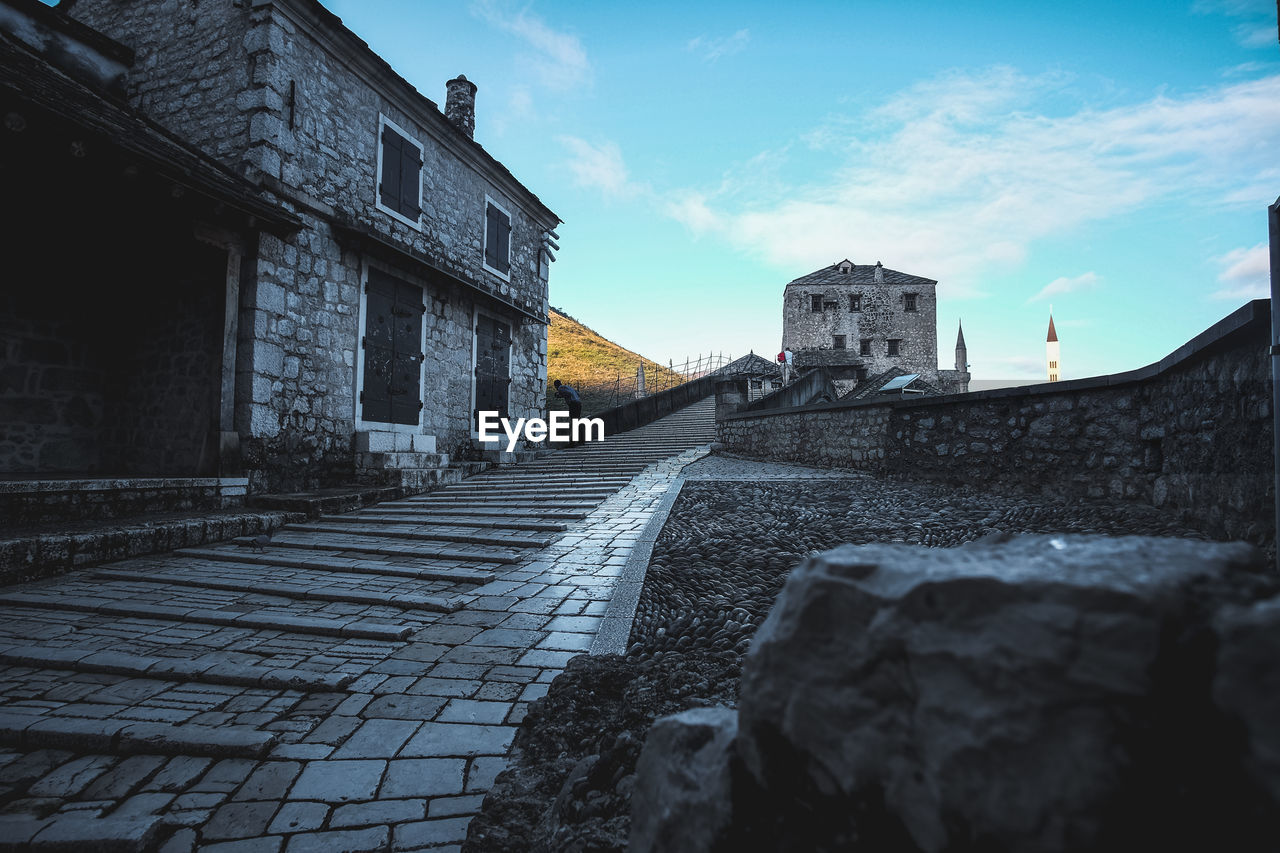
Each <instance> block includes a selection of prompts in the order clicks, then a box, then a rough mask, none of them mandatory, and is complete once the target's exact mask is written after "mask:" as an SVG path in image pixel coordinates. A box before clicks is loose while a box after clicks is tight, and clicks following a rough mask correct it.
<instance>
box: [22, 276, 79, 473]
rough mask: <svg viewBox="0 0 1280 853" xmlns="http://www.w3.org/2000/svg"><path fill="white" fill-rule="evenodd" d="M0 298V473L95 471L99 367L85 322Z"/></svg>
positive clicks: (26, 295) (24, 300) (26, 296)
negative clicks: (85, 341) (85, 336)
mask: <svg viewBox="0 0 1280 853" xmlns="http://www.w3.org/2000/svg"><path fill="white" fill-rule="evenodd" d="M35 301H36V300H34V299H31V294H30V293H28V292H26V289H25V288H17V287H14V288H6V289H5V292H4V293H3V294H0V306H2V310H0V356H2V358H0V471H4V472H7V473H20V474H32V473H37V472H41V471H96V470H98V468H99V465H100V461H101V460H100V457H99V447H98V435H99V431H100V430H101V428H102V412H103V392H102V385H103V368H102V364H101V362H100V361H98V360H97V359H95V358H93V357H92V354H91V352H90V348H89V347H88V346H86V345H85V343H84V335H85V325H86V324H85V323H84V322H83V321H82V320H81V319H79V318H76V317H71V316H67V315H66V314H59V313H55V312H50V311H44V310H42V309H41V308H40V307H38V306H35V305H30V304H28V303H31V302H35Z"/></svg>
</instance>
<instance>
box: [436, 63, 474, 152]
mask: <svg viewBox="0 0 1280 853" xmlns="http://www.w3.org/2000/svg"><path fill="white" fill-rule="evenodd" d="M444 85H445V91H446V93H447V94H446V95H445V101H444V115H445V118H447V119H449V121H451V122H453V126H454V127H456V128H458V130H460V131H462V132H463V133H465V134H466V135H467V139H474V138H475V136H476V84H475V83H472V82H471V81H470V80H468V79H467V77H466V75H465V74H459V75H458V76H457V77H454V78H453V79H452V80H450V81H449V82H448V83H445V84H444Z"/></svg>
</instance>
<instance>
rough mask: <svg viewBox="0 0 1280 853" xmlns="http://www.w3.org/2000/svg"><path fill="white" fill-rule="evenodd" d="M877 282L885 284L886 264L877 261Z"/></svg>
mask: <svg viewBox="0 0 1280 853" xmlns="http://www.w3.org/2000/svg"><path fill="white" fill-rule="evenodd" d="M876 284H884V264H882V263H880V262H879V261H876Z"/></svg>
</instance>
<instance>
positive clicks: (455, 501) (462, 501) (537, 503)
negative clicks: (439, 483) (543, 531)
mask: <svg viewBox="0 0 1280 853" xmlns="http://www.w3.org/2000/svg"><path fill="white" fill-rule="evenodd" d="M406 503H413V504H415V505H417V506H429V507H465V506H469V505H472V504H479V505H484V506H489V505H493V504H502V505H503V506H509V507H521V508H523V507H532V508H535V509H536V508H541V507H545V508H547V509H591V508H592V507H596V506H599V505H600V500H551V499H548V500H537V499H534V498H523V497H522V498H503V497H501V496H500V495H493V496H489V495H467V496H466V497H465V498H464V497H462V496H459V497H456V498H448V497H436V496H434V495H432V496H430V497H425V498H409V499H408V500H407V501H406Z"/></svg>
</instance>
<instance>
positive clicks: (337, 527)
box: [286, 519, 554, 548]
mask: <svg viewBox="0 0 1280 853" xmlns="http://www.w3.org/2000/svg"><path fill="white" fill-rule="evenodd" d="M286 530H289V531H294V530H298V531H305V532H308V533H351V534H357V535H360V536H372V537H386V538H390V539H409V540H412V541H415V542H462V543H465V544H469V545H502V546H505V547H509V548H545V547H547V546H548V545H550V544H551V543H552V542H553V541H554V537H549V536H529V535H527V534H517V533H508V532H506V531H499V530H494V529H483V528H474V529H469V528H466V527H460V526H452V527H437V526H435V525H432V524H429V523H425V522H420V523H414V522H410V521H399V522H383V524H382V525H381V526H377V527H374V526H372V525H369V524H365V523H362V520H361V519H342V520H341V521H334V522H313V523H310V524H291V525H289V526H288V527H287V528H286Z"/></svg>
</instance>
